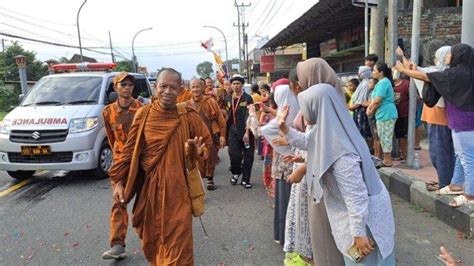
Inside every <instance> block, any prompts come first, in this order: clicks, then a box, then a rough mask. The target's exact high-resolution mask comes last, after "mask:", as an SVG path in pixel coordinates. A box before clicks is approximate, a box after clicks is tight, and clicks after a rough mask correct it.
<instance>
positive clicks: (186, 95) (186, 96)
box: [176, 88, 193, 103]
mask: <svg viewBox="0 0 474 266" xmlns="http://www.w3.org/2000/svg"><path fill="white" fill-rule="evenodd" d="M191 98H193V94H192V93H191V91H190V90H188V89H186V88H183V90H182V91H181V93H180V94H179V95H178V98H177V99H176V103H184V102H187V101H189V100H191Z"/></svg>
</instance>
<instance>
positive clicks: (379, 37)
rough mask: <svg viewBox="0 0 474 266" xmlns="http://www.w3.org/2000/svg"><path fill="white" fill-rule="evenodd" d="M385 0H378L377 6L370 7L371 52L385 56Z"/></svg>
mask: <svg viewBox="0 0 474 266" xmlns="http://www.w3.org/2000/svg"><path fill="white" fill-rule="evenodd" d="M386 7H387V4H386V2H385V1H378V4H377V8H371V9H370V41H369V53H370V54H376V55H378V56H379V58H383V57H384V54H385V49H384V43H385V9H386Z"/></svg>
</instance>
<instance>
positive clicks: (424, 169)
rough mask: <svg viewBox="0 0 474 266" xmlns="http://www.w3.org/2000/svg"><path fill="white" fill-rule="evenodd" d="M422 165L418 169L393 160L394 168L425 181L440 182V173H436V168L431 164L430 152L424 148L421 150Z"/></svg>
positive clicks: (420, 159)
mask: <svg viewBox="0 0 474 266" xmlns="http://www.w3.org/2000/svg"><path fill="white" fill-rule="evenodd" d="M419 161H420V166H421V168H420V169H418V170H414V169H412V168H410V167H408V166H407V165H406V163H405V162H401V161H393V165H394V168H396V169H399V170H400V171H402V172H404V173H405V174H407V175H411V176H413V177H416V178H418V179H420V181H423V182H430V181H436V182H438V175H437V174H436V169H435V168H434V167H433V164H431V159H430V154H429V152H428V150H426V149H422V150H421V151H420V157H419Z"/></svg>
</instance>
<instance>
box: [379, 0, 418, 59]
mask: <svg viewBox="0 0 474 266" xmlns="http://www.w3.org/2000/svg"><path fill="white" fill-rule="evenodd" d="M415 1H416V0H415ZM397 32H398V0H388V45H389V46H388V57H387V58H386V60H385V62H386V63H387V65H388V66H390V67H391V66H393V65H395V62H396V58H397V57H396V55H395V50H396V49H397V46H398V35H397Z"/></svg>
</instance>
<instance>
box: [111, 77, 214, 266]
mask: <svg viewBox="0 0 474 266" xmlns="http://www.w3.org/2000/svg"><path fill="white" fill-rule="evenodd" d="M157 84H158V86H157V90H156V100H155V101H154V102H153V103H151V104H150V105H148V106H145V107H143V108H140V109H139V110H138V112H137V113H136V115H135V119H134V121H133V124H132V127H131V130H130V132H129V138H128V140H127V144H126V145H125V148H124V151H123V153H122V154H121V156H120V157H119V158H118V160H116V161H114V164H113V165H112V168H111V170H110V171H109V175H110V178H111V179H112V181H113V184H114V185H113V186H114V198H115V199H116V200H118V201H120V202H123V203H128V202H130V200H131V199H132V198H133V197H134V196H135V197H136V199H135V204H134V207H133V217H132V225H133V227H134V228H135V229H136V232H137V234H138V236H139V238H140V240H141V245H142V249H143V253H144V254H145V257H146V259H147V260H148V262H149V263H150V264H151V265H193V263H194V258H193V236H192V205H191V199H190V196H189V189H188V186H187V179H186V166H185V155H188V156H192V157H193V159H197V160H205V159H207V157H208V155H209V149H210V147H211V143H212V140H211V137H210V134H209V130H208V129H207V126H206V125H205V124H204V122H203V121H202V119H201V118H200V116H199V114H197V113H196V112H195V111H194V110H193V109H192V108H190V107H189V108H186V110H187V113H185V114H184V115H186V116H187V120H188V125H186V124H181V123H180V118H179V117H180V116H179V115H180V114H178V110H177V107H176V98H177V96H178V94H179V91H180V89H181V74H180V73H179V72H177V71H176V70H174V69H172V68H164V69H162V70H161V71H160V72H159V73H158V78H157ZM147 110H149V112H148V113H147ZM147 114H148V115H147ZM142 120H144V121H146V122H145V124H144V126H141V123H142ZM182 127H185V128H186V129H188V130H189V136H190V138H192V139H185V136H183V130H184V129H183V128H182ZM140 129H142V132H141V133H142V134H138V132H139V131H140ZM137 139H139V142H138V143H137Z"/></svg>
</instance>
